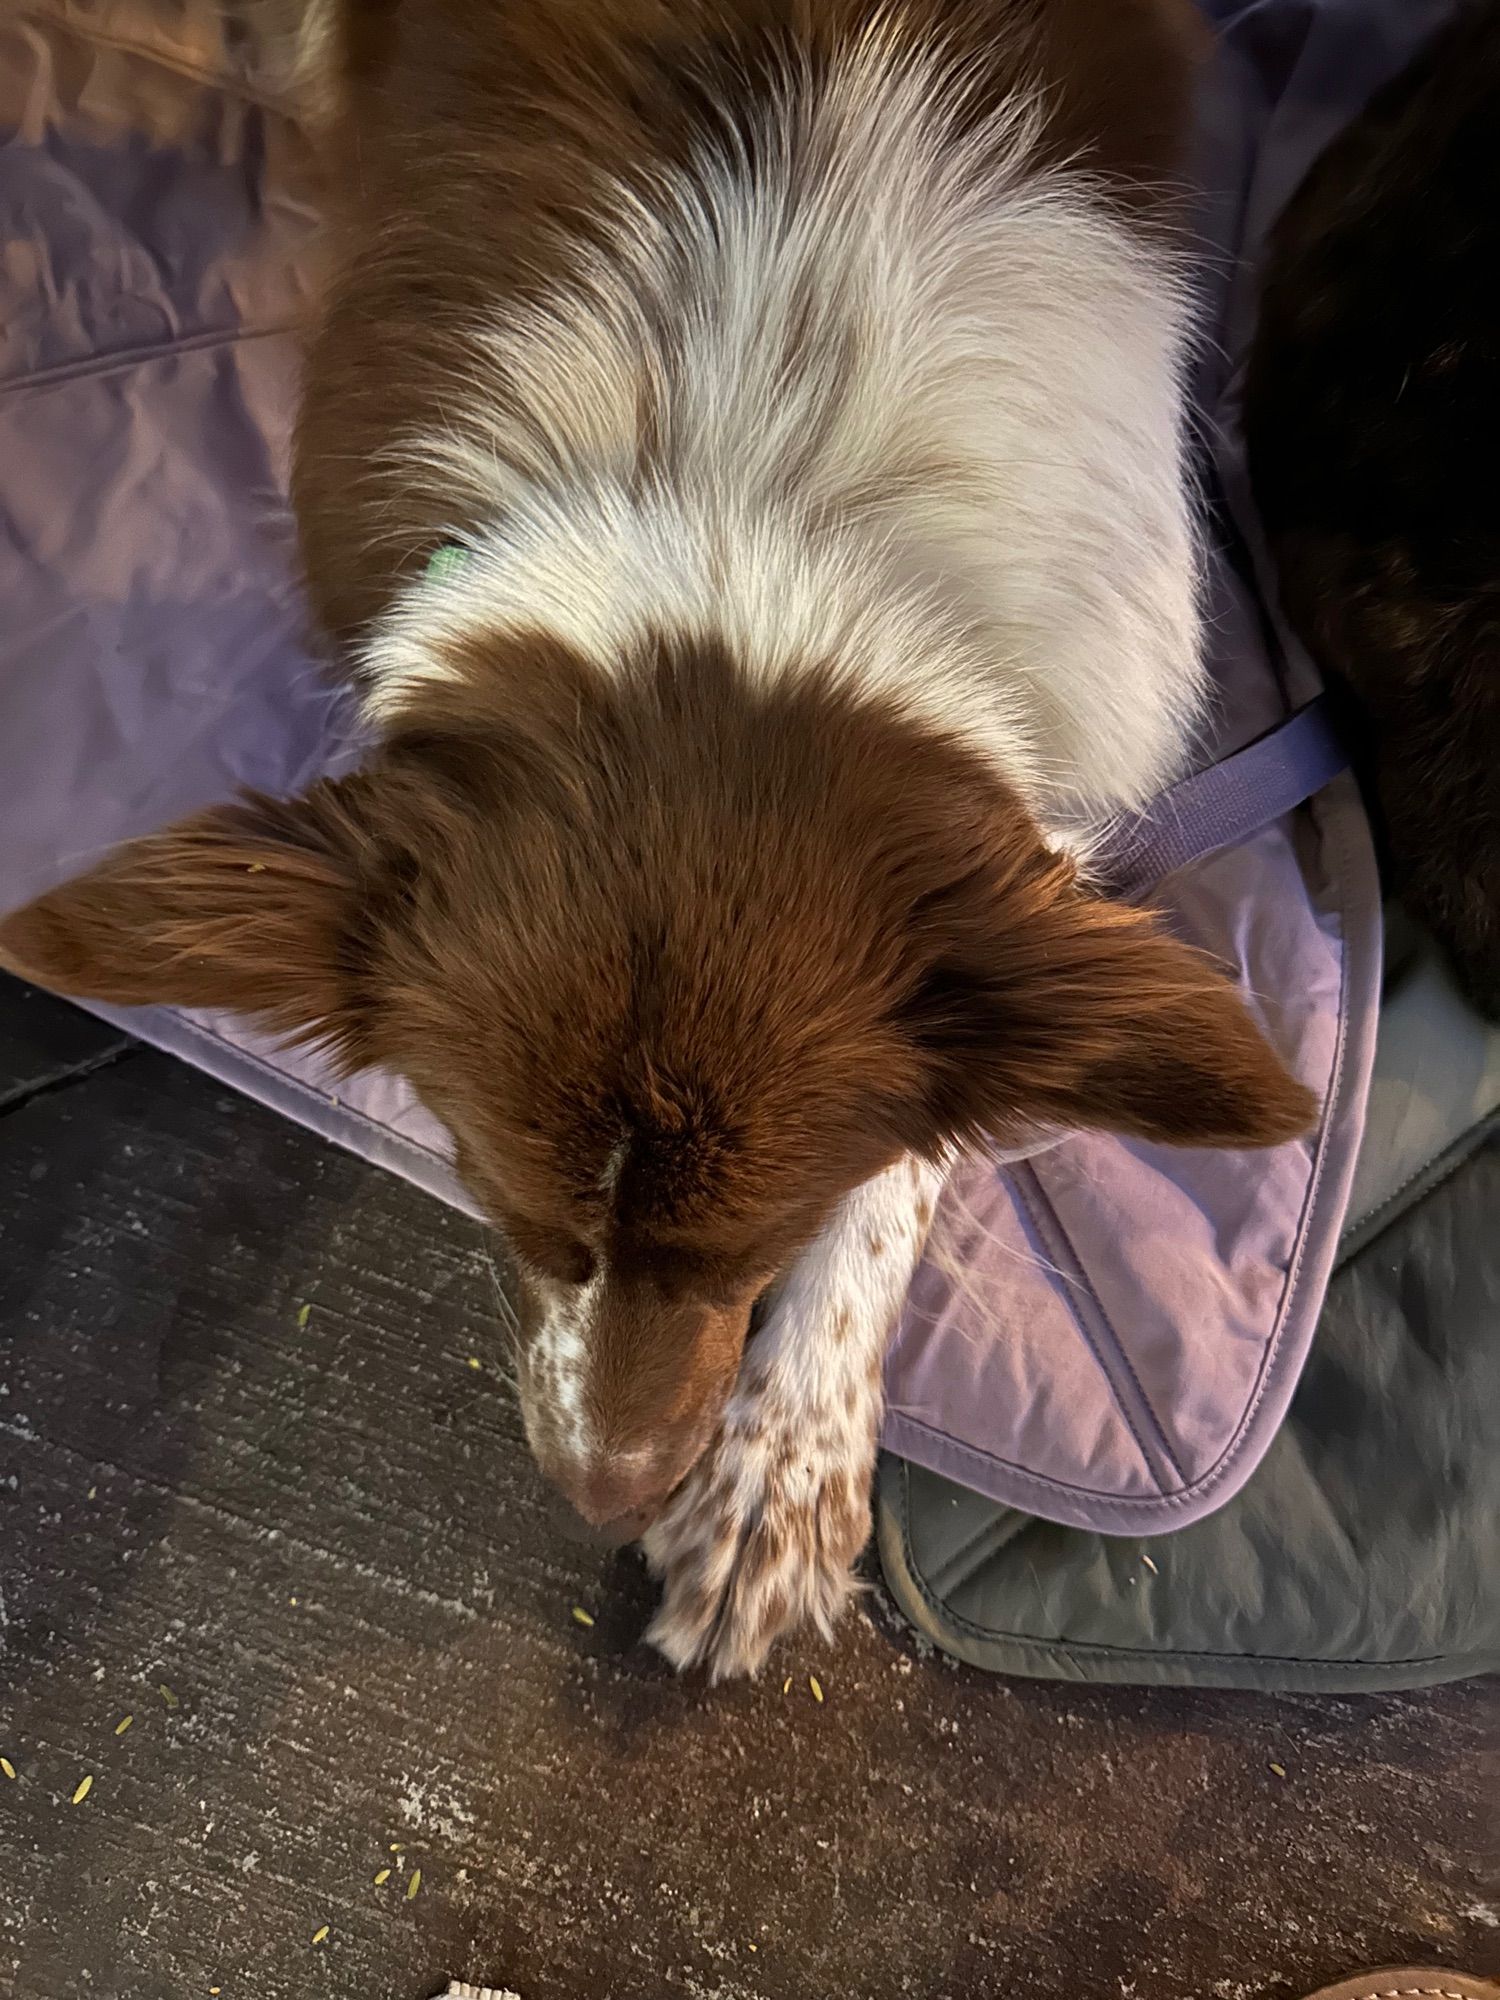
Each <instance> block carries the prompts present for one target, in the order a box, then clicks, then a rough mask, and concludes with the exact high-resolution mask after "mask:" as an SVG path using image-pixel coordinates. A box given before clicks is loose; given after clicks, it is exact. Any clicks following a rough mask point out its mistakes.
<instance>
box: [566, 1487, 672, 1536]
mask: <svg viewBox="0 0 1500 2000" xmlns="http://www.w3.org/2000/svg"><path fill="white" fill-rule="evenodd" d="M547 1511H548V1514H549V1516H550V1518H551V1521H552V1525H553V1527H554V1528H556V1530H557V1532H558V1534H559V1535H561V1536H562V1538H563V1540H564V1541H568V1542H577V1543H580V1544H581V1545H582V1546H583V1547H584V1548H590V1549H623V1548H625V1547H626V1546H628V1544H629V1543H631V1542H638V1541H639V1540H640V1539H641V1536H642V1535H644V1534H645V1532H646V1530H647V1529H648V1528H649V1527H650V1526H651V1523H652V1522H653V1521H654V1520H655V1519H656V1512H652V1511H648V1510H646V1509H640V1510H638V1511H637V1512H636V1513H633V1514H617V1515H616V1516H615V1518H614V1520H612V1521H603V1522H600V1523H598V1524H592V1523H590V1522H588V1521H586V1520H585V1519H584V1518H583V1516H582V1514H580V1513H579V1511H578V1509H577V1508H576V1507H575V1506H574V1505H573V1503H572V1502H571V1501H570V1500H568V1499H565V1498H564V1496H563V1495H562V1494H561V1493H559V1492H558V1491H557V1490H556V1489H555V1488H553V1489H550V1490H549V1493H548V1504H547ZM656 1511H657V1512H659V1511H660V1510H659V1509H658V1510H656Z"/></svg>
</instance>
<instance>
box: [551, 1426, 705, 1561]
mask: <svg viewBox="0 0 1500 2000" xmlns="http://www.w3.org/2000/svg"><path fill="white" fill-rule="evenodd" d="M538 1457H539V1458H540V1461H541V1467H542V1471H543V1472H544V1473H545V1474H546V1475H547V1477H548V1479H549V1480H550V1481H551V1482H552V1484H553V1485H554V1486H555V1487H557V1488H558V1490H559V1491H560V1492H561V1493H562V1495H563V1497H564V1498H565V1499H566V1500H567V1501H568V1502H569V1504H570V1505H571V1506H572V1508H573V1511H574V1513H575V1515H576V1516H577V1517H578V1522H579V1525H580V1526H581V1527H583V1528H585V1529H586V1530H587V1531H588V1536H589V1538H590V1539H591V1540H596V1541H598V1540H602V1541H604V1542H605V1543H607V1544H610V1545H613V1546H616V1547H618V1546H619V1544H620V1543H622V1542H629V1541H635V1540H637V1539H638V1538H639V1537H640V1536H641V1535H643V1534H645V1532H646V1530H647V1529H648V1528H649V1527H650V1526H651V1523H652V1522H653V1521H654V1520H655V1519H656V1517H657V1515H658V1514H659V1513H660V1512H661V1511H662V1509H663V1508H664V1507H665V1506H666V1504H667V1501H668V1500H669V1499H670V1498H671V1496H672V1494H673V1492H674V1491H675V1490H676V1488H677V1486H678V1485H679V1484H680V1483H681V1480H682V1478H683V1476H684V1474H685V1473H686V1472H687V1470H688V1467H689V1466H690V1465H691V1463H692V1458H693V1454H692V1453H691V1452H686V1453H685V1452H684V1451H683V1450H682V1448H681V1444H680V1443H679V1444H678V1445H677V1446H676V1447H675V1448H666V1447H656V1448H650V1447H648V1448H643V1449H639V1450H635V1451H601V1452H597V1453H595V1454H593V1455H591V1456H590V1457H588V1458H583V1459H577V1460H572V1461H568V1460H566V1459H564V1460H562V1461H561V1462H559V1459H558V1458H557V1457H556V1456H554V1455H553V1454H551V1453H547V1454H542V1453H539V1454H538Z"/></svg>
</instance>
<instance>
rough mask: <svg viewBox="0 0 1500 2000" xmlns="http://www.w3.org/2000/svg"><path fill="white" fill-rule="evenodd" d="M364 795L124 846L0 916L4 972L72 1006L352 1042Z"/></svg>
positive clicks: (337, 788)
mask: <svg viewBox="0 0 1500 2000" xmlns="http://www.w3.org/2000/svg"><path fill="white" fill-rule="evenodd" d="M364 785H365V781H364V780H362V779H359V778H352V779H346V780H344V781H343V782H342V783H339V784H333V783H325V784H321V785H318V786H316V787H315V788H314V789H313V790H312V791H311V792H309V793H308V794H307V796H306V797H305V798H301V799H296V800H291V801H288V802H281V801H277V800H273V799H265V798H260V797H250V798H247V799H245V800H244V801H242V802H241V803H239V804H236V805H232V806H226V807H221V808H219V809H217V810H215V811H212V812H206V813H201V814H199V815H198V816H197V817H195V818H193V819H189V820H184V821H183V822H181V824H179V825H177V826H174V827H170V828H168V829H167V831H166V832H164V833H157V834H151V835H149V836H147V837H146V838H145V839H142V840H136V841H131V842H130V843H129V844H128V845H126V846H124V847H121V848H119V849H117V850H116V852H115V853H114V854H112V855H111V856H110V858H109V859H108V860H107V861H105V862H104V863H102V865H101V866H99V867H98V868H96V869H94V870H93V871H92V872H91V873H90V874H87V875H82V876H79V877H77V878H76V879H75V880H74V881H71V882H65V883H64V884H63V885H62V886H61V887H60V888H57V889H54V890H52V891H51V892H50V894H48V895H44V896H41V897H39V898H38V899H37V900H36V901H35V902H34V903H30V904H28V905H27V906H26V907H25V908H24V909H21V910H18V911H16V912H15V913H14V914H13V915H11V916H8V917H4V918H0V966H3V967H5V968H6V969H7V970H8V971H11V972H16V973H19V974H21V976H22V977H23V978H26V979H31V980H34V981H35V982H36V983H37V984H38V985H41V986H46V987H50V988H51V989H52V990H53V991H54V992H58V993H66V994H72V995H74V996H75V997H77V998H79V999H85V1000H107V1001H110V1002H112V1003H114V1004H116V1005H120V1006H138V1005H145V1004H150V1003H157V1002H160V1003H166V1004H170V1005H173V1006H181V1007H215V1008H220V1007H222V1008H229V1009H233V1010H234V1011H236V1012H240V1013H246V1014H251V1015H255V1016H258V1017H259V1018H260V1019H261V1020H263V1021H264V1022H265V1023H266V1024H267V1025H268V1026H269V1027H271V1028H272V1029H274V1030H275V1031H277V1032H278V1033H281V1034H283V1035H286V1036H289V1037H294V1038H297V1039H303V1040H326V1041H328V1042H329V1043H331V1044H333V1045H340V1044H343V1045H346V1046H347V1045H348V1044H349V1043H350V1042H351V1040H352V1039H353V1023H352V1021H351V1020H350V1017H349V1015H350V1008H351V1004H352V995H351V991H350V983H349V961H350V951H349V941H350V932H351V925H352V924H353V923H354V921H355V915H356V904H357V896H356V885H357V883H358V881H359V878H360V875H361V872H362V868H361V864H362V861H363V860H364V859H365V857H366V855H367V852H368V849H369V839H368V835H367V834H366V832H365V828H364V822H363V819H362V816H361V812H360V803H361V798H362V791H363V787H364Z"/></svg>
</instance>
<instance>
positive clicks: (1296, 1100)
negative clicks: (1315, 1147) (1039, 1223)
mask: <svg viewBox="0 0 1500 2000" xmlns="http://www.w3.org/2000/svg"><path fill="white" fill-rule="evenodd" d="M1069 876H1070V871H1069V870H1067V869H1066V867H1065V866H1063V865H1059V866H1058V867H1057V868H1056V869H1054V870H1052V871H1050V875H1049V874H1048V873H1046V872H1042V873H1038V874H1036V875H1034V876H1033V877H1032V879H1031V881H1030V882H1029V883H1028V884H1027V885H1026V886H1027V893H1026V894H1025V896H1024V897H1022V898H1021V899H1020V901H1019V903H1017V902H1016V899H1015V897H1014V896H1007V897H1002V898H1001V899H1000V900H999V902H998V905H995V904H992V905H991V907H990V909H989V911H988V913H987V921H984V922H976V921H973V920H972V914H973V913H972V911H971V913H970V914H971V921H969V922H967V923H962V924H960V925H959V926H958V927H957V934H956V935H954V933H952V932H950V935H949V939H948V942H947V945H946V947H945V948H943V949H940V950H939V951H938V952H937V953H936V955H935V956H934V957H933V958H932V959H931V960H930V962H929V965H928V968H927V970H926V972H925V974H924V976H923V977H922V979H921V980H920V982H919V983H918V984H917V986H916V988H915V990H914V991H913V993H912V995H911V997H910V1000H909V1003H908V1007H907V1010H906V1024H907V1032H908V1033H909V1034H910V1035H911V1036H912V1038H913V1039H914V1041H915V1042H916V1045H917V1047H918V1049H919V1050H920V1051H921V1053H922V1055H923V1057H924V1058H925V1062H926V1065H927V1067H928V1074H929V1076H930V1079H931V1082H930V1090H931V1109H932V1110H933V1111H934V1112H935V1113H936V1116H937V1118H938V1120H939V1121H940V1123H941V1125H942V1126H943V1128H944V1129H945V1130H947V1131H950V1132H956V1133H960V1134H962V1135H963V1136H965V1137H968V1138H977V1137H979V1136H981V1135H985V1134H1003V1133H1004V1132H1006V1131H1007V1130H1010V1129H1012V1128H1014V1127H1017V1126H1020V1127H1023V1128H1024V1127H1026V1126H1028V1125H1039V1124H1040V1125H1050V1126H1058V1125H1061V1126H1067V1127H1094V1128H1098V1129H1102V1130H1106V1131H1113V1132H1120V1133H1125V1134H1128V1135H1131V1136H1133V1137H1136V1138H1143V1139H1152V1140H1157V1141H1159V1142H1162V1143H1164V1144H1168V1145H1176V1146H1272V1145H1277V1144H1280V1143H1281V1142H1282V1141H1284V1140H1287V1139H1292V1138H1295V1137H1296V1136H1297V1135H1298V1134H1299V1133H1302V1132H1305V1131H1307V1130H1308V1129H1309V1128H1310V1127H1311V1126H1312V1124H1313V1123H1314V1122H1315V1119H1316V1116H1317V1108H1318V1107H1317V1100H1316V1098H1315V1097H1314V1096H1313V1094H1312V1092H1311V1091H1309V1090H1307V1089H1305V1088H1304V1086H1303V1085H1302V1084H1300V1083H1298V1082H1297V1081H1296V1079H1295V1078H1294V1077H1293V1076H1292V1075H1291V1074H1290V1072H1289V1071H1288V1070H1287V1068H1286V1065H1285V1064H1284V1063H1283V1062H1282V1060H1281V1058H1280V1057H1279V1056H1278V1055H1277V1054H1276V1053H1275V1051H1274V1050H1273V1049H1272V1048H1271V1046H1270V1044H1269V1043H1268V1042H1267V1040H1266V1038H1265V1036H1264V1035H1263V1034H1262V1032H1261V1030H1260V1028H1259V1027H1258V1026H1257V1025H1256V1023H1255V1021H1254V1020H1253V1019H1252V1018H1251V1015H1250V1012H1249V1009H1248V1008H1247V1007H1246V1005H1245V1003H1244V1000H1243V999H1242V998H1241V996H1240V994H1239V993H1238V992H1237V991H1236V989H1235V988H1234V986H1233V985H1232V984H1231V983H1230V981H1229V979H1228V978H1227V977H1226V976H1225V974H1224V973H1223V972H1221V971H1220V970H1219V969H1218V968H1217V967H1216V966H1215V965H1214V963H1213V962H1212V960H1210V959H1208V958H1207V957H1205V956H1204V955H1203V954H1202V953H1201V952H1197V951H1194V950H1192V949H1191V948H1190V947H1188V946H1187V945H1184V944H1182V943H1180V942H1179V941H1178V940H1177V939H1175V938H1173V937H1171V936H1169V935H1168V934H1167V933H1166V932H1165V931H1163V930H1162V929H1161V928H1160V926H1159V924H1158V922H1157V921H1156V920H1155V919H1154V918H1153V917H1151V916H1150V915H1149V914H1146V913H1143V912H1141V911H1139V910H1135V909H1131V908H1129V907H1127V906H1125V905H1122V904H1116V903H1111V902H1108V901H1106V900H1104V899H1103V898H1101V897H1097V896H1092V895H1088V894H1085V893H1084V892H1082V891H1081V890H1079V889H1078V888H1076V887H1075V886H1074V885H1073V884H1072V882H1071V880H1070V879H1069Z"/></svg>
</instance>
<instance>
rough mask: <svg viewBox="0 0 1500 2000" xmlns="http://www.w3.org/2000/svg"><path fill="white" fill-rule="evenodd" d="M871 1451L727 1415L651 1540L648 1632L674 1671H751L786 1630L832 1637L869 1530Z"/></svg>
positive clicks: (717, 1675)
mask: <svg viewBox="0 0 1500 2000" xmlns="http://www.w3.org/2000/svg"><path fill="white" fill-rule="evenodd" d="M873 1470H874V1463H873V1457H872V1456H871V1454H870V1453H869V1452H867V1451H866V1450H864V1449H851V1442H850V1440H849V1439H847V1438H843V1437H833V1436H824V1437H821V1438H814V1439H813V1440H811V1441H808V1440H805V1439H803V1440H799V1439H797V1438H795V1437H789V1436H784V1435H775V1434H774V1433H767V1432H766V1431H764V1430H755V1429H747V1428H745V1427H743V1426H742V1425H737V1424H736V1423H734V1421H733V1420H732V1418H731V1420H730V1421H728V1422H726V1425H725V1428H724V1430H723V1431H721V1433H720V1435H719V1438H718V1439H717V1441H716V1442H715V1444H714V1445H713V1446H712V1447H711V1449H710V1451H709V1452H708V1454H707V1456H706V1457H705V1458H704V1459H703V1460H702V1461H701V1462H700V1463H699V1464H698V1466H696V1467H695V1469H694V1470H693V1472H692V1473H690V1474H689V1476H688V1478H687V1480H686V1481H685V1482H684V1484H683V1485H682V1486H681V1487H680V1488H679V1490H678V1491H677V1493H676V1494H675V1495H674V1497H673V1499H672V1503H671V1505H670V1506H669V1507H668V1509H667V1511H666V1513H665V1514H664V1515H663V1516H662V1517H661V1519H660V1520H659V1521H658V1522H657V1523H656V1525H655V1526H654V1527H653V1528H652V1529H651V1531H650V1533H649V1534H648V1535H647V1536H646V1538H645V1542H644V1544H643V1546H644V1548H645V1552H646V1560H647V1562H648V1563H649V1564H650V1567H651V1570H652V1572H653V1574H654V1575H656V1576H659V1577H660V1578H661V1579H662V1582H663V1593H662V1603H661V1608H660V1610H659V1611H658V1612H657V1615H656V1617H655V1619H654V1621H653V1622H652V1625H651V1628H650V1630H649V1631H648V1633H647V1634H646V1637H647V1639H648V1640H649V1642H650V1643H651V1644H652V1645H653V1646H655V1647H656V1648H657V1650H658V1651H659V1652H661V1653H663V1654H664V1655H665V1656H666V1658H667V1659H668V1660H670V1661H671V1663H672V1665H673V1666H674V1667H677V1668H679V1669H681V1668H684V1667H690V1666H696V1665H700V1664H701V1665H703V1666H705V1667H707V1669H708V1672H709V1677H710V1679H711V1680H714V1681H720V1680H728V1679H731V1678H733V1677H735V1676H737V1675H741V1674H753V1673H755V1672H757V1671H758V1669H759V1668H760V1667H761V1665H762V1664H763V1662H764V1660H765V1658H766V1655H767V1653H769V1651H770V1650H771V1647H772V1645H773V1644H774V1643H775V1641H776V1640H777V1639H779V1638H780V1637H781V1636H782V1635H783V1634H784V1633H787V1632H790V1631H792V1630H794V1629H795V1628H796V1627H797V1626H799V1625H802V1624H808V1623H810V1624H813V1625H815V1626H816V1627H817V1628H818V1630H819V1631H820V1632H822V1633H824V1634H827V1633H828V1632H829V1631H830V1630H831V1628H832V1625H833V1621H834V1619H835V1618H836V1617H837V1616H838V1614H839V1612H840V1611H841V1610H842V1609H843V1607H844V1605H845V1603H846V1602H847V1600H848V1598H849V1596H850V1593H851V1591H852V1590H853V1587H854V1580H853V1576H852V1573H851V1572H852V1568H853V1564H854V1560H855V1558H856V1556H858V1554H859V1552H860V1550H861V1549H862V1548H863V1547H864V1545H865V1542H866V1541H867V1540H868V1538H869V1533H870V1478H871V1474H872V1472H873Z"/></svg>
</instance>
